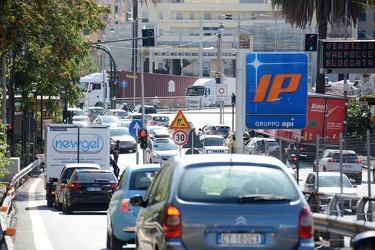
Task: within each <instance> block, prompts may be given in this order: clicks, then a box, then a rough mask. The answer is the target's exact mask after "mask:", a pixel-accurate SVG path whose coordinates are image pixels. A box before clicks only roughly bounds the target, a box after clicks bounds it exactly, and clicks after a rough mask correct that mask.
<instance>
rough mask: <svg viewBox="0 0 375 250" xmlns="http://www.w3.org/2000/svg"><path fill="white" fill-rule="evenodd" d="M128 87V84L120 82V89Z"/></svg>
mask: <svg viewBox="0 0 375 250" xmlns="http://www.w3.org/2000/svg"><path fill="white" fill-rule="evenodd" d="M128 85H129V84H128V82H127V81H125V80H123V81H122V82H121V87H123V88H126V87H127V86H128Z"/></svg>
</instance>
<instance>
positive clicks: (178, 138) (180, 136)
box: [172, 129, 188, 146]
mask: <svg viewBox="0 0 375 250" xmlns="http://www.w3.org/2000/svg"><path fill="white" fill-rule="evenodd" d="M172 138H173V141H174V143H176V145H179V146H181V145H184V144H186V143H187V141H188V134H187V133H186V132H185V131H184V130H181V129H178V130H176V131H175V132H174V133H173V135H172Z"/></svg>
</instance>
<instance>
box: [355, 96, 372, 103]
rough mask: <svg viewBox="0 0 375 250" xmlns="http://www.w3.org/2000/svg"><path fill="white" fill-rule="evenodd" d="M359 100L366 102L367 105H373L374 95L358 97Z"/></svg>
mask: <svg viewBox="0 0 375 250" xmlns="http://www.w3.org/2000/svg"><path fill="white" fill-rule="evenodd" d="M358 99H359V101H360V102H366V103H367V105H375V97H373V96H370V97H360V98H358Z"/></svg>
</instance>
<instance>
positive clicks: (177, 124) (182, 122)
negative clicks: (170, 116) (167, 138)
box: [169, 110, 190, 130]
mask: <svg viewBox="0 0 375 250" xmlns="http://www.w3.org/2000/svg"><path fill="white" fill-rule="evenodd" d="M169 129H171V130H174V129H175V130H178V129H182V130H190V124H189V122H188V121H187V120H186V118H185V115H184V113H182V110H179V111H178V112H177V115H176V117H175V118H174V120H173V121H172V123H171V125H170V126H169Z"/></svg>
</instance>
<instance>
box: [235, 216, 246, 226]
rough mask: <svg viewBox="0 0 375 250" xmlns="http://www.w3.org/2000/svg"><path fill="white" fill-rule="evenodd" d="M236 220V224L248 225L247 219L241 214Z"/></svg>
mask: <svg viewBox="0 0 375 250" xmlns="http://www.w3.org/2000/svg"><path fill="white" fill-rule="evenodd" d="M235 222H236V225H247V220H246V219H245V218H244V217H242V216H239V217H238V218H237V219H236V221H235Z"/></svg>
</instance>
